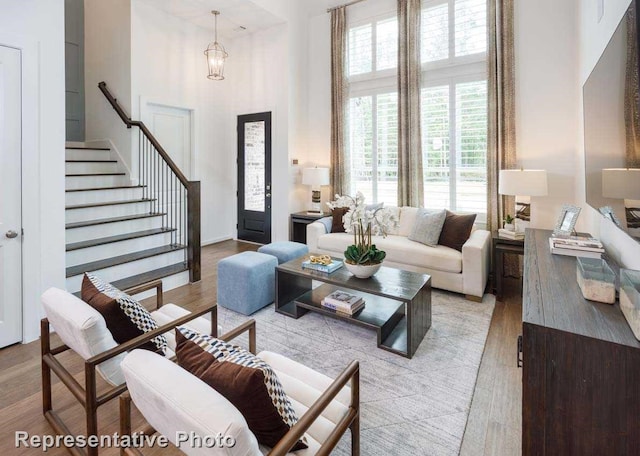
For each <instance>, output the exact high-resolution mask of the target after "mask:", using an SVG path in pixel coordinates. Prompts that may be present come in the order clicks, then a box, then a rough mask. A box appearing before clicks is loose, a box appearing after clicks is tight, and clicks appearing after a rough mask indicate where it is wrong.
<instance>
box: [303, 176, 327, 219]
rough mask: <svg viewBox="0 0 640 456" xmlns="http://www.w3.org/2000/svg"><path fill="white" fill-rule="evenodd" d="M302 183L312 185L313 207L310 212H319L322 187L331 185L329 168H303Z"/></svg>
mask: <svg viewBox="0 0 640 456" xmlns="http://www.w3.org/2000/svg"><path fill="white" fill-rule="evenodd" d="M302 184H303V185H310V186H311V209H310V210H309V211H308V212H310V213H314V214H319V213H321V212H322V211H321V210H320V187H321V186H323V185H329V168H318V167H317V166H316V167H315V168H304V169H303V170H302Z"/></svg>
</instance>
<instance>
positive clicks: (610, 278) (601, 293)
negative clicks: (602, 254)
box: [576, 257, 616, 304]
mask: <svg viewBox="0 0 640 456" xmlns="http://www.w3.org/2000/svg"><path fill="white" fill-rule="evenodd" d="M577 260H578V261H576V264H577V266H576V269H577V279H578V285H580V290H581V291H582V296H584V298H585V299H588V300H589V301H597V302H604V303H607V304H614V303H615V302H616V275H615V273H614V272H613V270H611V268H610V267H609V265H608V264H607V262H606V261H604V260H602V259H600V258H583V257H578V258H577Z"/></svg>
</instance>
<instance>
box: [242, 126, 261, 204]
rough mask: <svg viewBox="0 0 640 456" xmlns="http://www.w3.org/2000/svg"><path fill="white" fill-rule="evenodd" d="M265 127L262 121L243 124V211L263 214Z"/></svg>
mask: <svg viewBox="0 0 640 456" xmlns="http://www.w3.org/2000/svg"><path fill="white" fill-rule="evenodd" d="M264 141H265V125H264V121H260V122H247V123H245V124H244V209H245V210H246V211H256V212H264V210H265V209H264V208H265V196H264V189H265V182H264V176H265V149H264Z"/></svg>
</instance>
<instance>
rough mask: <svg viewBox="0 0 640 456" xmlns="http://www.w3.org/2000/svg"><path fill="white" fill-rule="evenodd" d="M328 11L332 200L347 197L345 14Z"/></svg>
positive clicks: (341, 8)
mask: <svg viewBox="0 0 640 456" xmlns="http://www.w3.org/2000/svg"><path fill="white" fill-rule="evenodd" d="M346 10H347V9H346V7H345V6H343V7H340V8H336V9H334V10H333V11H331V187H332V188H331V190H332V193H331V196H333V195H336V194H338V195H346V194H349V192H350V189H349V182H350V178H349V174H350V169H349V168H350V164H349V156H348V151H347V148H346V146H345V135H346V123H347V103H348V93H347V69H346V61H347V11H346Z"/></svg>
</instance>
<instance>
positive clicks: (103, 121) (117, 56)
mask: <svg viewBox="0 0 640 456" xmlns="http://www.w3.org/2000/svg"><path fill="white" fill-rule="evenodd" d="M84 26H85V35H84V36H85V38H84V40H85V41H84V46H85V74H84V80H85V107H86V135H85V136H86V140H87V141H94V140H106V139H110V140H111V141H112V142H113V144H114V146H115V148H116V149H117V152H118V153H119V154H120V156H121V157H122V159H123V160H124V162H125V164H126V165H127V166H129V165H130V164H131V140H130V137H131V136H130V135H131V133H130V130H128V129H127V128H126V126H125V124H124V123H123V122H122V120H121V119H120V118H119V117H118V115H117V114H116V112H115V111H114V110H113V108H111V105H109V103H108V102H107V100H106V98H105V97H104V95H102V92H100V91H99V90H98V83H99V82H101V81H104V82H106V83H107V87H108V88H109V90H110V91H111V93H112V94H113V96H114V97H115V98H117V100H118V102H119V103H120V104H121V105H122V107H123V108H124V110H125V111H126V112H127V113H131V0H109V1H108V2H105V1H104V0H85V1H84Z"/></svg>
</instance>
